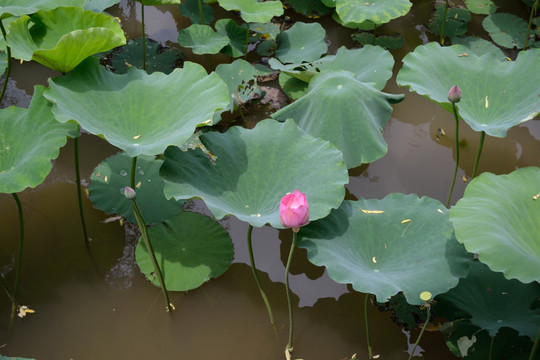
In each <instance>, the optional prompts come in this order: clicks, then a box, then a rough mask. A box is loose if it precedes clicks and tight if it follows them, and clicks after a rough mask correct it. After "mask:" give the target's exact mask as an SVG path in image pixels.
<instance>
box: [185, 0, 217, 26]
mask: <svg viewBox="0 0 540 360" xmlns="http://www.w3.org/2000/svg"><path fill="white" fill-rule="evenodd" d="M201 8H202V16H203V19H202V20H203V21H202V22H201V13H200V11H199V1H198V0H187V1H185V2H184V3H182V4H180V13H181V14H182V15H184V16H187V17H188V18H189V20H190V21H191V23H192V24H210V23H211V22H212V21H214V11H213V10H212V7H210V5H208V4H206V3H205V2H201Z"/></svg>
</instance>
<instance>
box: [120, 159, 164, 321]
mask: <svg viewBox="0 0 540 360" xmlns="http://www.w3.org/2000/svg"><path fill="white" fill-rule="evenodd" d="M136 166H137V157H136V156H135V157H134V158H133V160H132V161H131V179H130V184H131V188H132V189H135V168H136ZM131 201H132V202H133V213H134V214H135V218H136V219H137V224H138V225H139V229H140V230H141V236H142V238H143V241H144V245H145V246H146V249H147V250H148V253H149V254H150V259H151V260H152V265H153V266H154V273H155V274H156V275H157V277H158V280H159V284H160V285H161V290H162V291H163V297H164V298H165V302H166V309H167V312H171V311H173V310H174V306H172V304H171V302H170V300H169V294H168V292H167V287H166V286H165V281H164V280H163V274H162V273H161V269H160V268H159V264H158V262H157V259H156V255H155V254H154V249H153V248H152V243H150V236H149V235H148V229H147V228H146V223H145V221H144V218H143V216H142V214H141V211H140V210H139V207H138V206H137V201H136V200H135V198H133V199H131Z"/></svg>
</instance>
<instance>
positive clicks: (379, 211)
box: [360, 209, 384, 214]
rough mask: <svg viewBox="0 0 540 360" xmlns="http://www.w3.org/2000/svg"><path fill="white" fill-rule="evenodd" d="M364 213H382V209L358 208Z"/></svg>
mask: <svg viewBox="0 0 540 360" xmlns="http://www.w3.org/2000/svg"><path fill="white" fill-rule="evenodd" d="M360 211H362V212H363V213H364V214H383V213H384V210H364V209H360Z"/></svg>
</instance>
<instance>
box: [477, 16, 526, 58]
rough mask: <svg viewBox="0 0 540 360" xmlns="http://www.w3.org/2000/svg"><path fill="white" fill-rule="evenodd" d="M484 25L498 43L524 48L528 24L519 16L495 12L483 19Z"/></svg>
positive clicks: (504, 45)
mask: <svg viewBox="0 0 540 360" xmlns="http://www.w3.org/2000/svg"><path fill="white" fill-rule="evenodd" d="M482 26H483V27H484V30H486V31H487V32H488V33H489V36H491V38H492V39H493V41H495V43H496V44H497V45H500V46H502V47H505V48H508V49H513V48H518V49H523V45H524V43H525V37H526V35H527V27H528V24H527V22H526V21H525V20H523V19H522V18H520V17H519V16H516V15H513V14H505V13H500V14H493V15H490V16H488V17H486V18H485V19H484V20H483V21H482Z"/></svg>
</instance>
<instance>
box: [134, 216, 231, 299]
mask: <svg viewBox="0 0 540 360" xmlns="http://www.w3.org/2000/svg"><path fill="white" fill-rule="evenodd" d="M148 235H149V237H150V242H151V244H152V248H153V249H154V253H155V255H156V259H157V262H158V264H160V269H161V271H162V273H163V279H164V281H165V286H166V287H167V289H168V290H172V291H186V290H191V289H195V288H198V287H199V286H201V285H202V284H204V283H205V282H207V281H208V280H210V278H215V277H218V276H220V275H221V274H223V273H224V272H225V270H227V269H228V268H229V266H230V265H231V263H232V260H233V254H234V249H233V244H232V241H231V238H230V237H229V234H228V233H227V231H225V229H223V228H222V227H221V226H220V225H219V224H218V223H217V222H216V221H214V220H212V219H210V218H209V217H206V216H204V215H201V214H199V213H195V212H181V213H180V214H178V215H176V216H175V217H173V218H172V219H170V220H167V221H165V223H163V224H160V225H156V226H152V227H151V228H149V229H148ZM135 259H136V261H137V265H139V267H140V268H141V271H142V272H143V273H144V274H145V275H146V277H147V278H148V279H149V280H150V281H152V283H153V284H154V285H156V286H159V280H158V279H157V277H156V276H155V274H154V266H153V265H152V260H151V259H150V254H149V253H148V250H147V249H146V246H145V245H144V242H143V241H142V239H140V240H139V244H138V245H137V248H136V249H135Z"/></svg>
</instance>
